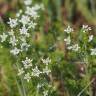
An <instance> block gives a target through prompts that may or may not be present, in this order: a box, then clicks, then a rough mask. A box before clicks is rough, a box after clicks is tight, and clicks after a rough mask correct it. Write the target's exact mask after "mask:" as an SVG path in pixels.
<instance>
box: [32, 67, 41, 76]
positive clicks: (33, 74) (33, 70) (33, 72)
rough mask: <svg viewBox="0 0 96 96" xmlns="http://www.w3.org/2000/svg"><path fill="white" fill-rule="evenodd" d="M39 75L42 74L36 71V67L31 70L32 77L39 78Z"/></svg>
mask: <svg viewBox="0 0 96 96" xmlns="http://www.w3.org/2000/svg"><path fill="white" fill-rule="evenodd" d="M41 73H42V72H41V71H40V70H39V69H38V67H37V66H36V67H35V68H34V69H32V76H36V77H39V75H40V74H41Z"/></svg>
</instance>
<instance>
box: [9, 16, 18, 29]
mask: <svg viewBox="0 0 96 96" xmlns="http://www.w3.org/2000/svg"><path fill="white" fill-rule="evenodd" d="M8 24H9V25H10V27H11V28H14V27H16V26H17V25H18V23H17V19H11V18H9V22H8Z"/></svg>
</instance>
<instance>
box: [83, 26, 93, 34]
mask: <svg viewBox="0 0 96 96" xmlns="http://www.w3.org/2000/svg"><path fill="white" fill-rule="evenodd" d="M82 29H83V32H84V33H85V32H88V31H90V30H92V29H91V27H89V26H88V25H83V26H82Z"/></svg>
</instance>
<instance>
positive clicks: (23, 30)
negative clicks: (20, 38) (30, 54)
mask: <svg viewBox="0 0 96 96" xmlns="http://www.w3.org/2000/svg"><path fill="white" fill-rule="evenodd" d="M20 34H21V35H25V36H27V37H29V33H28V29H27V28H26V27H25V26H23V27H22V28H21V29H20Z"/></svg>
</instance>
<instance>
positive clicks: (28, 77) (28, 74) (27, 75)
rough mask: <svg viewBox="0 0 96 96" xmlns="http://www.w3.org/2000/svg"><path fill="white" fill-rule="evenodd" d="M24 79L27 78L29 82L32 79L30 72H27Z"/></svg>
mask: <svg viewBox="0 0 96 96" xmlns="http://www.w3.org/2000/svg"><path fill="white" fill-rule="evenodd" d="M24 79H25V80H27V82H29V81H30V79H31V75H30V73H27V74H25V76H24Z"/></svg>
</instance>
